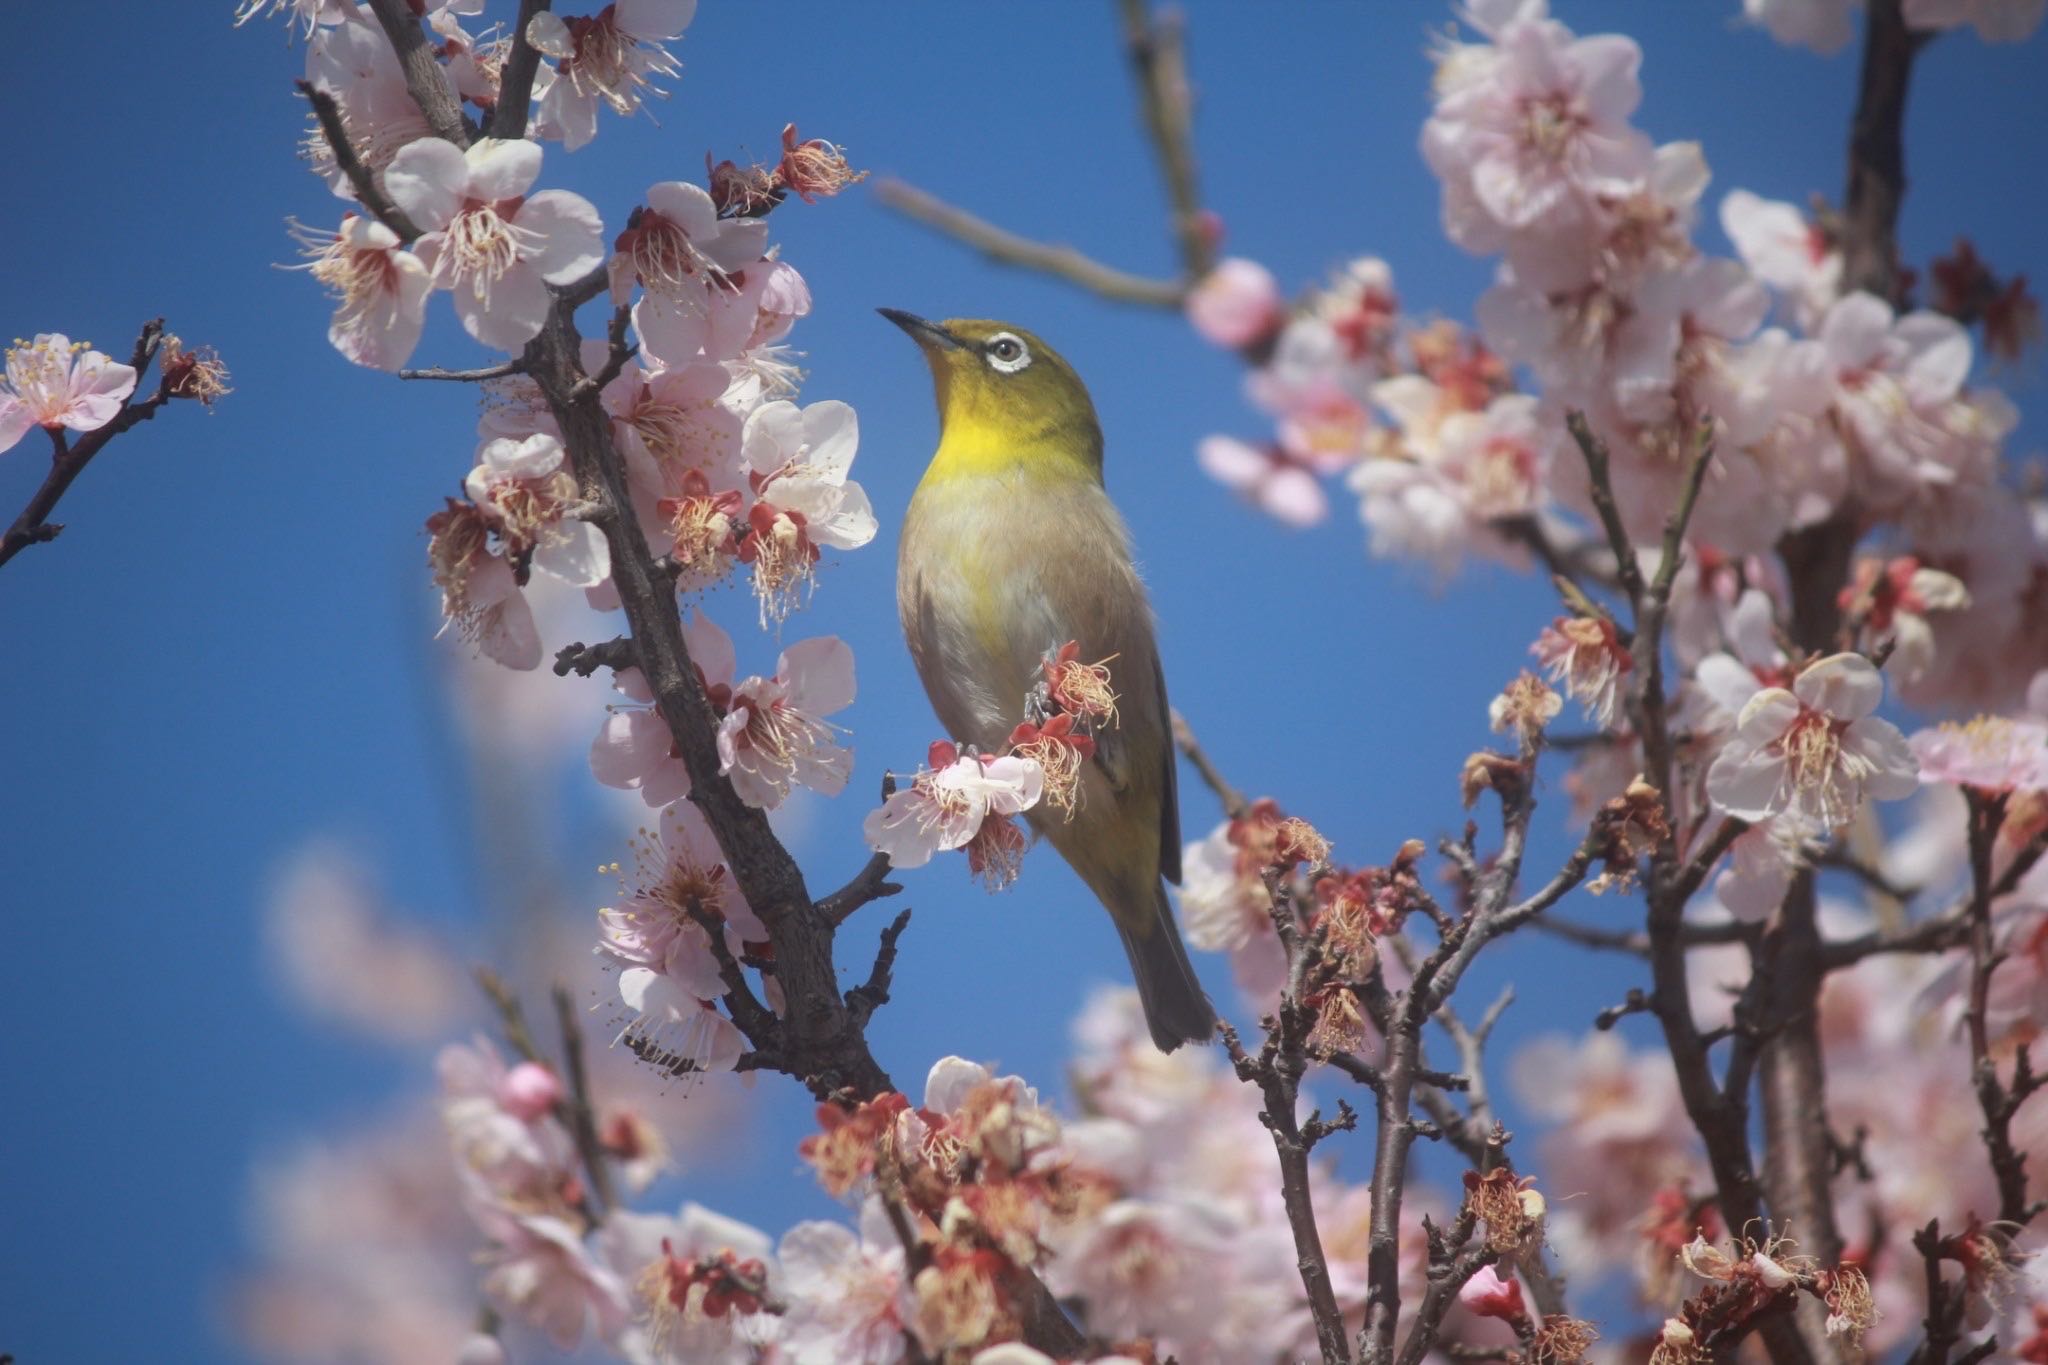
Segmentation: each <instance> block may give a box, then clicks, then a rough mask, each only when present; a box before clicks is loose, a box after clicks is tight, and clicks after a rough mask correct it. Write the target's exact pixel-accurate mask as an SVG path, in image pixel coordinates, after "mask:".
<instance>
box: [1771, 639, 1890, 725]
mask: <svg viewBox="0 0 2048 1365" xmlns="http://www.w3.org/2000/svg"><path fill="white" fill-rule="evenodd" d="M1792 691H1793V692H1794V693H1796V694H1797V695H1798V697H1799V700H1801V701H1803V702H1805V703H1806V704H1807V705H1808V706H1811V707H1812V708H1813V709H1814V710H1816V711H1825V712H1826V713H1827V714H1828V715H1830V716H1833V717H1834V718H1835V719H1836V720H1859V719H1861V718H1862V717H1864V716H1867V715H1869V714H1870V713H1871V712H1872V711H1875V710H1876V709H1877V705H1878V703H1879V702H1881V701H1883V700H1884V679H1883V677H1881V676H1880V675H1879V674H1878V671H1877V669H1876V668H1874V667H1872V665H1871V662H1870V660H1868V659H1866V658H1864V657H1863V656H1862V655H1861V654H1830V655H1828V657H1827V658H1825V659H1821V660H1818V661H1816V662H1814V663H1811V664H1808V665H1807V666H1806V668H1805V669H1804V670H1802V671H1801V672H1800V674H1799V677H1798V678H1797V679H1795V680H1794V681H1793V683H1792Z"/></svg>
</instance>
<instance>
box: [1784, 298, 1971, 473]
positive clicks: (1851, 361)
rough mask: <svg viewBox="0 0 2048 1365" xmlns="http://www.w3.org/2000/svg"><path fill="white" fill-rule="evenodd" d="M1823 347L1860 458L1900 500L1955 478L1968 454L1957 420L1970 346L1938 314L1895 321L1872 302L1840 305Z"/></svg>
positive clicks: (1826, 327) (1831, 313) (1824, 326)
mask: <svg viewBox="0 0 2048 1365" xmlns="http://www.w3.org/2000/svg"><path fill="white" fill-rule="evenodd" d="M1818 339H1819V341H1820V343H1821V345H1822V346H1823V347H1825V348H1826V352H1827V358H1828V363H1829V367H1830V370H1831V371H1832V373H1833V375H1834V383H1835V384H1836V386H1837V387H1836V396H1835V410H1836V412H1837V413H1838V414H1839V415H1840V420H1841V422H1842V424H1843V427H1844V429H1845V431H1846V433H1847V434H1848V435H1849V437H1850V439H1851V443H1852V448H1853V450H1854V451H1855V452H1856V453H1857V454H1858V455H1860V456H1861V457H1862V459H1863V460H1864V461H1865V466H1866V468H1867V469H1868V470H1869V472H1870V473H1871V474H1873V475H1874V476H1876V477H1877V478H1878V479H1880V480H1882V481H1883V483H1884V484H1885V485H1888V486H1889V487H1890V488H1891V489H1892V490H1893V491H1894V492H1895V493H1905V492H1911V491H1914V490H1915V489H1917V487H1918V486H1919V485H1921V484H1922V483H1932V484H1941V483H1947V482H1950V481H1952V480H1953V479H1954V478H1955V477H1956V472H1957V466H1958V465H1959V464H1960V463H1961V462H1962V459H1963V458H1964V456H1965V455H1966V454H1967V450H1966V448H1965V447H1963V446H1961V445H1960V444H1959V443H1958V442H1957V440H1956V439H1955V434H1954V433H1955V431H1956V428H1955V426H1954V424H1953V423H1952V422H1951V420H1950V414H1951V410H1952V409H1953V408H1954V406H1955V405H1956V403H1957V401H1958V398H1959V395H1960V393H1961V390H1962V386H1963V381H1964V380H1965V379H1966V378H1967V377H1968V375H1969V372H1970V338H1969V334H1968V333H1966V332H1964V331H1963V329H1962V327H1961V326H1959V325H1958V324H1957V323H1956V322H1955V321H1954V320H1953V319H1951V318H1945V317H1942V316H1941V315H1940V314H1938V313H1927V312H1920V313H1912V314H1908V315H1907V316H1905V317H1903V318H1900V317H1896V316H1895V315H1894V314H1893V312H1892V310H1891V308H1890V306H1889V305H1887V304H1886V303H1885V302H1884V301H1883V300H1881V299H1879V298H1877V297H1875V296H1873V295H1870V294H1861V293H1858V294H1850V295H1847V296H1846V297H1844V298H1842V299H1840V300H1838V301H1837V302H1836V303H1835V304H1834V306H1833V307H1831V308H1829V309H1828V311H1827V315H1826V316H1825V317H1824V318H1822V320H1821V323H1820V330H1819V332H1818Z"/></svg>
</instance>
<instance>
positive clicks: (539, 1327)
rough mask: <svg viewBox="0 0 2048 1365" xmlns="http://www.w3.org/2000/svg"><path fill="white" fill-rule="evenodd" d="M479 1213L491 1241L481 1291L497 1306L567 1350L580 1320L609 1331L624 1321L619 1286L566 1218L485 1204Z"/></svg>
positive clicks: (579, 1333)
mask: <svg viewBox="0 0 2048 1365" xmlns="http://www.w3.org/2000/svg"><path fill="white" fill-rule="evenodd" d="M479 1221H480V1222H481V1223H482V1225H483V1227H484V1230H485V1231H486V1233H488V1234H489V1235H490V1236H491V1239H492V1241H493V1243H494V1245H493V1246H492V1247H491V1249H490V1250H489V1251H487V1252H485V1253H484V1254H483V1257H482V1259H483V1262H484V1264H485V1265H487V1266H488V1267H489V1269H488V1270H487V1271H486V1272H485V1274H484V1279H483V1291H484V1296H485V1297H486V1298H488V1299H489V1300H490V1301H491V1302H492V1303H493V1304H494V1305H496V1306H497V1307H498V1309H499V1310H500V1311H502V1312H504V1313H505V1314H506V1315H507V1316H509V1317H512V1318H516V1319H518V1320H519V1321H520V1322H523V1323H525V1324H527V1325H528V1326H530V1327H532V1328H534V1329H535V1330H536V1331H538V1332H540V1333H542V1334H543V1335H545V1336H546V1337H547V1338H548V1339H549V1340H550V1341H552V1342H553V1343H554V1344H555V1345H556V1347H558V1348H559V1349H561V1350H564V1351H569V1350H574V1349H575V1347H576V1345H577V1344H578V1343H579V1342H580V1341H582V1339H583V1334H584V1331H585V1329H586V1326H591V1327H594V1328H595V1329H596V1332H597V1334H598V1335H599V1336H602V1337H612V1336H615V1335H617V1334H618V1332H619V1331H621V1330H622V1329H623V1327H624V1325H625V1322H626V1312H627V1299H626V1287H625V1285H624V1284H623V1283H621V1282H620V1280H619V1277H618V1276H617V1275H616V1274H614V1273H613V1272H612V1270H611V1269H610V1267H608V1266H607V1265H605V1264H604V1262H603V1261H601V1260H599V1259H598V1258H597V1257H596V1256H595V1255H593V1254H592V1252H591V1250H590V1248H589V1247H588V1246H586V1245H585V1244H584V1242H583V1238H582V1236H581V1235H580V1234H579V1233H578V1231H577V1229H576V1227H575V1225H574V1224H572V1223H571V1222H569V1221H568V1220H567V1219H566V1218H562V1217H558V1216H555V1215H553V1214H545V1213H524V1212H511V1211H498V1210H491V1211H489V1212H488V1213H483V1214H480V1216H479Z"/></svg>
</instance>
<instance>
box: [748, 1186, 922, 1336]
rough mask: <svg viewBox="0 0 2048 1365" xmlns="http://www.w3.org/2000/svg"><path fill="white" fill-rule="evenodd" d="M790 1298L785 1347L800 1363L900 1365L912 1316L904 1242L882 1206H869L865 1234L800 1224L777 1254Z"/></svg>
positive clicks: (863, 1227)
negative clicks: (904, 1269)
mask: <svg viewBox="0 0 2048 1365" xmlns="http://www.w3.org/2000/svg"><path fill="white" fill-rule="evenodd" d="M776 1259H777V1261H778V1262H779V1263H780V1265H781V1269H782V1287H783V1289H784V1291H785V1292H786V1293H787V1294H788V1296H789V1304H788V1308H787V1310H786V1312H785V1313H784V1316H783V1327H782V1338H781V1348H782V1350H783V1351H785V1352H787V1353H788V1355H789V1359H790V1360H791V1361H792V1362H793V1365H896V1362H897V1361H899V1360H902V1359H903V1356H904V1351H905V1340H904V1336H903V1328H904V1324H905V1323H906V1322H908V1321H909V1319H910V1311H911V1310H910V1305H909V1304H908V1302H907V1300H906V1286H905V1283H904V1273H903V1245H902V1243H901V1242H900V1241H899V1240H898V1239H897V1236H896V1233H895V1231H894V1230H893V1229H892V1228H891V1227H890V1226H889V1222H888V1218H887V1216H886V1215H885V1214H884V1213H883V1212H882V1210H881V1207H880V1205H879V1204H878V1203H876V1202H874V1201H870V1202H868V1203H867V1204H865V1205H863V1206H862V1214H861V1233H860V1235H859V1236H858V1237H856V1236H855V1235H854V1233H853V1231H852V1230H851V1229H850V1228H846V1227H842V1226H840V1225H839V1224H837V1223H819V1222H809V1223H798V1224H797V1225H796V1226H795V1227H793V1228H791V1229H790V1230H789V1231H788V1232H786V1233H784V1234H783V1235H782V1242H781V1245H780V1246H779V1247H778V1248H777V1250H776Z"/></svg>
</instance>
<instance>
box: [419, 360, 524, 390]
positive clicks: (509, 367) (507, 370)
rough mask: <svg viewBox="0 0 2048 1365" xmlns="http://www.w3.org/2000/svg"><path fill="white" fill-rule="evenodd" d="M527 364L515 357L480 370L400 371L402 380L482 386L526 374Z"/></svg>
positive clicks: (436, 369)
mask: <svg viewBox="0 0 2048 1365" xmlns="http://www.w3.org/2000/svg"><path fill="white" fill-rule="evenodd" d="M525 373H526V362H525V361H523V360H521V359H519V357H517V356H514V357H513V358H512V359H510V360H505V361H500V362H499V363H498V364H496V365H486V366H484V367H483V368H482V369H480V370H444V369H440V368H438V367H431V368H428V369H424V370H400V371H399V372H398V377H399V378H400V379H446V380H453V381H455V382H458V383H463V384H481V383H482V382H483V381H484V380H486V379H503V378H505V376H507V375H513V374H525Z"/></svg>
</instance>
